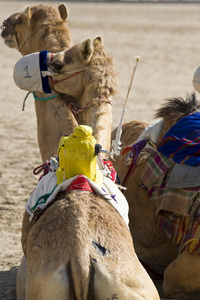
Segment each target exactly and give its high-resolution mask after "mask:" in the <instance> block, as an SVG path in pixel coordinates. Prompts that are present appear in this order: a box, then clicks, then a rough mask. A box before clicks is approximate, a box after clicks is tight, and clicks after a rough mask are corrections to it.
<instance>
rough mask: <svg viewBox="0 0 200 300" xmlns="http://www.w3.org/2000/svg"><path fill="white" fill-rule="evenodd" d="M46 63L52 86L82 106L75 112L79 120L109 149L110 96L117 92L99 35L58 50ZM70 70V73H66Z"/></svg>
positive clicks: (111, 69) (111, 67)
mask: <svg viewBox="0 0 200 300" xmlns="http://www.w3.org/2000/svg"><path fill="white" fill-rule="evenodd" d="M49 67H50V69H52V70H53V71H54V72H55V73H56V74H54V75H52V80H50V84H51V86H52V89H54V90H55V91H56V92H60V93H63V94H67V95H69V96H72V97H73V98H74V99H75V101H76V102H75V104H76V106H77V107H78V109H81V111H80V112H79V113H78V114H77V120H78V123H79V124H84V125H89V126H91V127H92V129H93V132H94V133H93V134H94V137H95V138H96V140H97V142H98V143H99V144H101V145H102V147H103V149H105V150H110V138H111V125H112V112H111V111H112V106H111V103H110V100H111V97H112V96H115V95H116V93H117V90H116V89H117V79H116V76H117V74H116V71H115V70H114V65H113V60H112V59H111V58H108V57H107V56H106V54H105V50H104V46H103V43H102V39H101V37H97V38H95V39H94V40H93V41H92V40H91V39H86V40H85V41H83V42H82V43H79V44H76V45H74V46H73V47H72V48H70V49H69V50H66V51H63V52H60V53H57V54H56V55H55V56H54V57H53V59H52V61H51V63H50V64H49ZM69 72H70V73H71V72H72V74H71V75H66V73H69ZM87 106H89V107H87ZM82 108H85V109H83V110H82Z"/></svg>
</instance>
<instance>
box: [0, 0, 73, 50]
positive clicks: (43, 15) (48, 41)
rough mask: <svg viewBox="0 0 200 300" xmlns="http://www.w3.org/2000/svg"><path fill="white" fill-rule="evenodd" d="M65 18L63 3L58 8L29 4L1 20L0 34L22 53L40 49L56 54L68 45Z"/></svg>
mask: <svg viewBox="0 0 200 300" xmlns="http://www.w3.org/2000/svg"><path fill="white" fill-rule="evenodd" d="M67 18H68V11H67V8H66V6H65V5H64V4H61V5H59V6H58V9H56V8H53V7H52V6H47V5H37V6H33V7H30V6H28V7H27V8H26V9H25V10H24V11H23V12H20V13H14V14H12V15H11V16H10V17H9V18H8V19H6V20H5V21H4V22H3V25H2V26H1V29H2V33H1V36H2V38H3V39H4V41H5V44H6V45H7V46H8V47H10V48H15V49H17V50H18V51H20V52H21V53H22V54H23V55H26V54H29V53H32V52H37V51H42V50H48V51H51V52H54V53H55V52H58V51H61V50H64V49H67V48H69V47H70V46H71V40H72V39H71V35H70V31H69V29H68V27H67V25H66V20H67Z"/></svg>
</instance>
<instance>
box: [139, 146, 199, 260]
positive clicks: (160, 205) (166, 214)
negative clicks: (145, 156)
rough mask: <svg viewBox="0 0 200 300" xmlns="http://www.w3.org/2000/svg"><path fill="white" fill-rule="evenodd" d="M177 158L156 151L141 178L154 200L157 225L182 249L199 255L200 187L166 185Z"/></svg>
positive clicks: (153, 151)
mask: <svg viewBox="0 0 200 300" xmlns="http://www.w3.org/2000/svg"><path fill="white" fill-rule="evenodd" d="M174 164H175V163H174V161H173V160H172V159H171V158H168V157H165V156H164V155H162V154H161V153H159V152H157V151H156V150H152V155H151V157H150V159H149V160H148V162H147V164H146V166H145V168H144V169H143V172H142V174H141V180H142V182H143V183H144V185H145V186H146V188H147V193H148V195H149V196H150V197H151V199H152V200H153V201H154V204H155V207H156V214H157V225H158V227H159V229H160V230H162V231H164V232H166V233H167V235H168V237H169V238H170V239H171V240H172V242H173V243H175V244H177V245H179V246H180V247H181V248H180V250H181V251H183V250H186V251H189V252H194V253H198V254H200V217H198V216H196V211H197V210H198V209H199V207H200V186H199V187H193V188H184V189H172V188H168V187H167V183H168V180H169V177H170V174H171V170H172V167H173V166H174Z"/></svg>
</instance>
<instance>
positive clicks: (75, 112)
mask: <svg viewBox="0 0 200 300" xmlns="http://www.w3.org/2000/svg"><path fill="white" fill-rule="evenodd" d="M95 102H96V103H97V102H105V103H109V104H110V105H112V101H111V100H109V99H104V98H102V97H101V96H99V97H98V98H94V99H92V100H91V101H90V102H88V103H87V104H86V105H85V106H83V107H82V108H78V107H77V106H74V105H73V104H71V110H72V112H73V114H74V115H78V114H79V113H81V112H82V111H84V110H85V109H86V108H88V107H90V106H92V105H94V104H95Z"/></svg>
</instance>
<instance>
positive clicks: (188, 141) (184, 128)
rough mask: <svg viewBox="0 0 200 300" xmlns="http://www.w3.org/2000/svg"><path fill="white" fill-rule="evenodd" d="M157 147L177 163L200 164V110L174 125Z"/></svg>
mask: <svg viewBox="0 0 200 300" xmlns="http://www.w3.org/2000/svg"><path fill="white" fill-rule="evenodd" d="M157 149H158V151H159V152H160V153H162V154H163V155H165V156H167V157H170V158H172V159H173V160H174V161H175V162H176V163H182V164H188V165H190V166H199V165H200V112H199V111H197V112H195V113H192V114H190V115H188V116H186V117H184V118H182V119H181V120H179V121H178V122H177V123H176V124H175V125H174V126H172V127H171V128H170V129H169V130H168V132H167V133H166V134H165V135H164V137H163V139H162V141H161V142H160V143H159V144H158V145H157Z"/></svg>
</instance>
